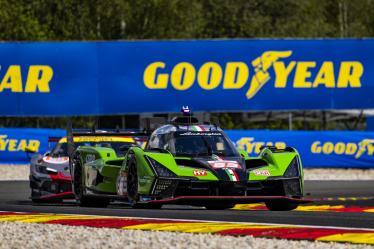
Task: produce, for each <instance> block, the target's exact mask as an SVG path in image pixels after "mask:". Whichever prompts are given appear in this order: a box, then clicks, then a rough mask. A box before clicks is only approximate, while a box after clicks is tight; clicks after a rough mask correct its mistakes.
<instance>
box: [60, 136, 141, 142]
mask: <svg viewBox="0 0 374 249" xmlns="http://www.w3.org/2000/svg"><path fill="white" fill-rule="evenodd" d="M74 142H128V143H135V139H134V138H132V137H110V136H84V137H74ZM59 143H66V137H64V138H61V139H60V141H59Z"/></svg>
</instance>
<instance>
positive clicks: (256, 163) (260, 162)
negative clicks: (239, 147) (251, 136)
mask: <svg viewBox="0 0 374 249" xmlns="http://www.w3.org/2000/svg"><path fill="white" fill-rule="evenodd" d="M267 165H268V163H267V162H266V161H265V160H264V159H261V158H256V159H249V160H245V167H246V168H247V169H253V168H258V167H263V166H267Z"/></svg>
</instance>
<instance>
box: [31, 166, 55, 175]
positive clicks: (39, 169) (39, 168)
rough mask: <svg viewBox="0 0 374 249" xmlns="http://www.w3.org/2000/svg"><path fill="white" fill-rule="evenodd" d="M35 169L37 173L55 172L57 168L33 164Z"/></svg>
mask: <svg viewBox="0 0 374 249" xmlns="http://www.w3.org/2000/svg"><path fill="white" fill-rule="evenodd" d="M35 169H36V171H37V172H39V173H42V174H53V175H55V174H57V172H58V171H57V170H56V169H53V168H49V167H46V166H42V165H35Z"/></svg>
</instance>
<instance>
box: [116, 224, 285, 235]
mask: <svg viewBox="0 0 374 249" xmlns="http://www.w3.org/2000/svg"><path fill="white" fill-rule="evenodd" d="M280 227H285V226H266V225H264V226H262V225H249V224H244V225H242V224H231V223H213V222H196V223H195V222H194V223H192V222H191V223H189V222H188V223H178V222H170V223H153V224H152V223H150V224H141V225H133V226H126V227H123V229H130V230H154V231H171V232H185V233H216V232H220V231H225V230H231V229H245V228H269V229H270V228H280Z"/></svg>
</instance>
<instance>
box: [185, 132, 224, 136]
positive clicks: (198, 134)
mask: <svg viewBox="0 0 374 249" xmlns="http://www.w3.org/2000/svg"><path fill="white" fill-rule="evenodd" d="M179 135H180V136H222V134H221V133H219V132H191V131H188V132H185V133H181V134H179Z"/></svg>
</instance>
